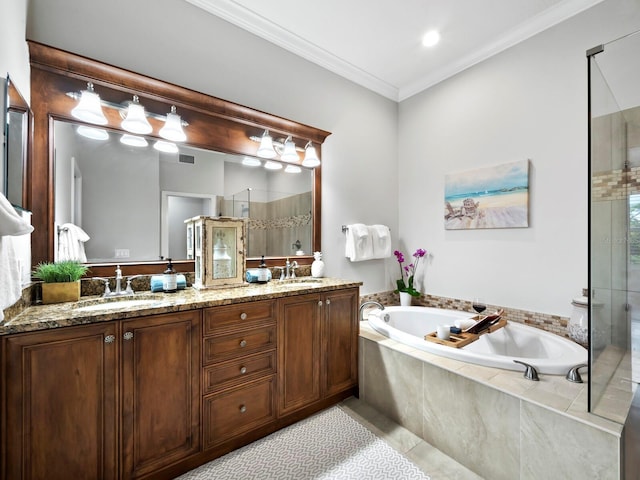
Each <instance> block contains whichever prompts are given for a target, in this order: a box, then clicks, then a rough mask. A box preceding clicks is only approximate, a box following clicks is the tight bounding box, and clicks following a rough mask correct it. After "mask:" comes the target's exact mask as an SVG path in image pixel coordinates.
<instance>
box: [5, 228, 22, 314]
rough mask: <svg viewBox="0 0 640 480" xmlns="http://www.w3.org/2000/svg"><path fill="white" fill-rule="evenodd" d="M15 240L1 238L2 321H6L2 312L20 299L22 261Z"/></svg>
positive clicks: (7, 237)
mask: <svg viewBox="0 0 640 480" xmlns="http://www.w3.org/2000/svg"><path fill="white" fill-rule="evenodd" d="M14 242H15V239H14V238H11V237H9V236H2V237H0V321H2V320H3V319H4V314H3V312H2V310H4V309H5V308H7V307H10V306H11V305H13V304H14V303H16V302H17V301H18V300H19V299H20V295H21V294H22V286H21V285H20V277H21V275H20V261H19V260H18V255H17V252H16V250H15V247H14Z"/></svg>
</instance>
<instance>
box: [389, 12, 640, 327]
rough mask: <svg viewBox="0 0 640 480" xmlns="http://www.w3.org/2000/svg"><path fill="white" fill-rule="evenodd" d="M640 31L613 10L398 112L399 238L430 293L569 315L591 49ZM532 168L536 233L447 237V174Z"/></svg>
mask: <svg viewBox="0 0 640 480" xmlns="http://www.w3.org/2000/svg"><path fill="white" fill-rule="evenodd" d="M639 28H640V3H639V2H638V1H634V0H608V1H605V2H603V3H602V4H599V5H598V6H596V7H594V8H592V9H590V10H588V11H586V12H584V13H582V14H580V15H578V16H576V17H574V18H572V19H570V20H568V21H566V22H564V23H562V24H560V25H558V26H556V27H554V28H552V29H550V30H547V31H545V32H543V33H541V34H539V35H537V36H535V37H533V38H531V39H529V40H527V41H526V42H523V43H521V44H519V45H517V46H515V47H513V48H511V49H510V50H507V51H505V52H503V53H502V54H500V55H497V56H495V57H493V58H491V59H489V60H487V61H485V62H483V63H481V64H479V65H476V66H475V67H473V68H470V69H468V70H466V71H464V72H462V73H460V74H459V75H457V76H455V77H453V78H451V79H449V80H447V81H445V82H443V83H441V84H439V85H437V86H435V87H433V88H431V89H429V90H427V91H425V92H422V93H421V94H418V95H416V96H414V97H412V98H410V99H407V100H406V101H404V102H402V103H401V104H400V111H399V132H400V133H399V143H398V145H399V182H400V188H399V205H400V216H399V221H400V233H401V237H402V240H403V243H406V245H407V247H408V248H407V250H411V251H413V250H415V248H417V247H423V248H426V249H427V250H428V251H430V252H432V255H433V256H432V257H431V258H430V263H429V264H428V265H427V269H426V271H424V272H426V274H425V275H424V278H423V279H422V280H423V282H424V291H426V292H429V293H433V294H436V295H442V296H446V297H454V298H463V299H469V300H471V299H472V298H473V297H474V296H477V295H481V296H483V297H484V298H485V299H486V301H487V302H489V303H494V304H498V305H506V306H510V307H514V308H522V309H525V310H533V311H538V312H545V313H551V314H558V315H564V316H568V315H569V314H570V311H571V306H570V302H571V299H572V298H574V297H576V296H577V295H579V294H580V292H581V289H582V288H583V287H586V286H587V228H588V218H587V186H588V177H587V60H586V53H585V52H586V50H587V49H589V48H591V47H594V46H596V45H598V44H601V43H605V42H607V41H610V40H613V39H615V38H617V37H619V36H621V35H623V34H626V33H630V32H632V31H634V30H637V29H639ZM527 158H528V159H530V160H531V170H530V204H529V215H530V217H529V218H530V222H529V225H530V226H529V228H524V229H505V230H445V229H444V226H443V210H444V207H443V203H444V200H443V199H444V188H443V183H444V175H445V174H447V173H451V172H458V171H464V170H467V169H473V168H477V167H480V166H488V165H495V164H500V163H504V162H512V161H515V160H522V159H527Z"/></svg>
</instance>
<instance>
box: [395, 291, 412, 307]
mask: <svg viewBox="0 0 640 480" xmlns="http://www.w3.org/2000/svg"><path fill="white" fill-rule="evenodd" d="M398 293H400V305H401V306H403V307H408V306H410V305H411V299H412V298H413V297H412V296H411V294H410V293H407V292H398Z"/></svg>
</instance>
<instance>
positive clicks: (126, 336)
mask: <svg viewBox="0 0 640 480" xmlns="http://www.w3.org/2000/svg"><path fill="white" fill-rule="evenodd" d="M122 338H124V339H125V340H131V339H132V338H133V332H124V335H122Z"/></svg>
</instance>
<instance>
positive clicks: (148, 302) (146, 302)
mask: <svg viewBox="0 0 640 480" xmlns="http://www.w3.org/2000/svg"><path fill="white" fill-rule="evenodd" d="M164 303H165V302H163V301H162V300H159V299H157V298H141V299H129V300H116V301H111V302H102V303H96V304H92V305H85V306H77V307H74V310H75V311H76V312H98V311H104V310H120V309H126V308H132V307H154V306H158V307H159V306H162V305H163V304H164Z"/></svg>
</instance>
